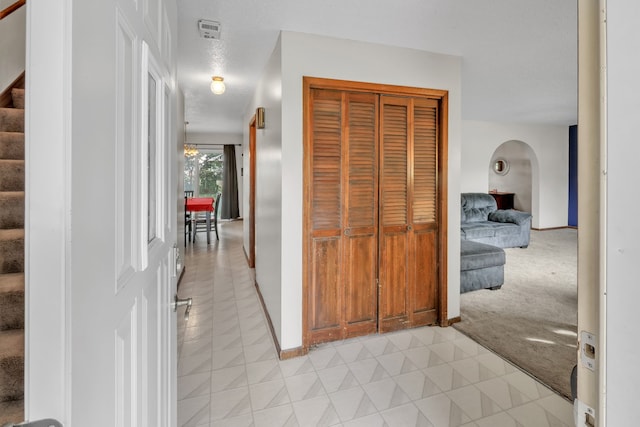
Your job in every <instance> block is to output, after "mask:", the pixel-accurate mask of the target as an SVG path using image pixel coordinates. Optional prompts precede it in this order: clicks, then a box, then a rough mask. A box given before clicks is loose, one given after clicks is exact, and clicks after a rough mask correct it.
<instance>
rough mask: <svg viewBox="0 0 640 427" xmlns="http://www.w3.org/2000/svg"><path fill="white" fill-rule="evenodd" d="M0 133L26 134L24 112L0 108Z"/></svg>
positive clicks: (16, 109)
mask: <svg viewBox="0 0 640 427" xmlns="http://www.w3.org/2000/svg"><path fill="white" fill-rule="evenodd" d="M0 132H24V110H23V109H20V108H0Z"/></svg>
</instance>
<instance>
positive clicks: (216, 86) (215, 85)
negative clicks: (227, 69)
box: [211, 76, 226, 95]
mask: <svg viewBox="0 0 640 427" xmlns="http://www.w3.org/2000/svg"><path fill="white" fill-rule="evenodd" d="M211 80H213V81H212V82H211V92H213V93H215V94H216V95H222V94H223V93H224V90H225V89H226V88H225V86H224V78H222V77H220V76H213V77H212V78H211Z"/></svg>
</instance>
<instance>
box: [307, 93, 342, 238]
mask: <svg viewBox="0 0 640 427" xmlns="http://www.w3.org/2000/svg"><path fill="white" fill-rule="evenodd" d="M314 95H315V96H314V102H313V106H312V107H313V113H312V123H313V124H312V135H313V141H312V166H311V167H312V171H313V177H312V182H313V189H312V201H311V203H312V206H311V210H312V212H311V217H312V219H313V223H312V226H313V230H314V231H319V230H337V229H340V227H341V211H340V206H341V204H342V197H341V195H342V194H341V180H342V163H341V162H342V155H341V153H342V151H341V150H342V148H341V147H342V144H341V134H342V117H341V114H342V111H341V103H342V101H341V99H342V97H341V94H340V93H339V92H336V91H323V92H319V91H314Z"/></svg>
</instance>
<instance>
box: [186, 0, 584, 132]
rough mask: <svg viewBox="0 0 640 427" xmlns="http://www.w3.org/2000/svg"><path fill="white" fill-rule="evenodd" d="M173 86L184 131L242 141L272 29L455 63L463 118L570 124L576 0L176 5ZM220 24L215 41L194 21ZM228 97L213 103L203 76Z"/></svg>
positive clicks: (205, 0)
mask: <svg viewBox="0 0 640 427" xmlns="http://www.w3.org/2000/svg"><path fill="white" fill-rule="evenodd" d="M178 8H179V24H178V29H179V34H178V51H179V54H178V82H179V85H180V87H181V88H182V90H183V91H184V93H185V106H186V120H187V121H188V122H189V127H188V131H189V132H190V133H191V132H198V133H199V132H216V133H241V132H242V130H243V127H244V124H243V122H242V115H243V113H244V109H245V107H246V106H247V104H248V103H249V100H250V99H251V96H252V94H253V92H254V90H255V86H256V84H257V81H258V79H259V76H260V75H261V73H262V70H263V69H264V66H265V64H266V62H267V59H268V57H269V55H270V54H271V52H272V51H273V48H274V47H275V43H276V40H277V38H278V34H279V31H280V30H288V31H298V32H305V33H312V34H319V35H326V36H331V37H337V38H344V39H352V40H359V41H366V42H372V43H379V44H385V45H392V46H401V47H408V48H413V49H420V50H425V51H431V52H438V53H446V54H452V55H459V56H461V57H462V117H463V119H467V120H487V121H499V122H522V123H552V124H562V125H570V124H575V123H576V120H577V4H576V0H396V1H392V0H322V1H321V0H313V1H312V0H262V1H261V0H178ZM199 19H209V20H213V21H219V22H220V23H221V28H222V32H221V39H220V40H205V39H202V38H200V36H199V33H198V26H197V22H198V20H199ZM213 75H221V76H223V77H224V79H225V83H226V86H227V90H226V92H225V93H224V94H223V95H220V96H215V95H213V94H212V93H211V92H210V90H209V83H210V82H211V76H213Z"/></svg>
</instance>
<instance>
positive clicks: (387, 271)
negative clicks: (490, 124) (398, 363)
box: [378, 96, 438, 332]
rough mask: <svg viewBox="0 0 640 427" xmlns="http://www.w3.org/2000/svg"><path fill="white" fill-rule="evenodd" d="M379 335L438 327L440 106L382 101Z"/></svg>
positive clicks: (425, 101)
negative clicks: (381, 333) (430, 325)
mask: <svg viewBox="0 0 640 427" xmlns="http://www.w3.org/2000/svg"><path fill="white" fill-rule="evenodd" d="M380 109H381V114H380V128H381V130H380V137H381V148H380V220H379V221H380V223H379V232H380V237H379V245H380V248H379V259H380V261H379V262H380V267H379V268H380V272H379V274H380V277H379V280H380V301H379V313H378V315H379V326H378V328H379V330H380V332H387V331H393V330H396V329H403V328H407V327H415V326H421V325H428V324H432V323H435V322H436V320H437V315H438V313H437V308H438V295H437V290H438V257H437V254H438V218H437V194H438V193H437V190H438V182H437V170H438V168H437V161H438V159H437V153H438V146H437V141H438V139H437V123H438V117H437V115H438V103H437V101H435V100H430V99H422V98H401V97H393V96H382V97H381V101H380Z"/></svg>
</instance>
